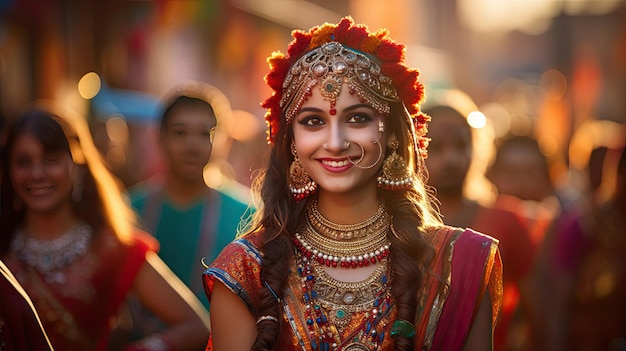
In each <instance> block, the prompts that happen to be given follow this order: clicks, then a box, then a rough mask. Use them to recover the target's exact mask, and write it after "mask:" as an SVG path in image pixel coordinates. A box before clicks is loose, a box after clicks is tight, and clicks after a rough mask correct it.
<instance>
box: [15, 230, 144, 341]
mask: <svg viewBox="0 0 626 351" xmlns="http://www.w3.org/2000/svg"><path fill="white" fill-rule="evenodd" d="M154 249H156V242H154V240H153V239H152V238H151V237H149V236H148V235H147V234H139V233H138V235H137V236H136V238H135V240H134V242H133V243H132V244H128V245H126V244H122V243H121V242H120V241H119V240H118V238H117V237H116V236H115V235H114V234H113V233H112V232H111V231H109V230H102V231H101V232H99V233H94V235H93V236H92V239H91V242H90V244H89V249H88V251H87V253H86V254H84V255H80V256H79V257H76V258H75V259H74V260H73V261H72V262H71V263H70V264H68V265H67V266H65V267H64V268H62V269H60V270H55V271H54V272H50V274H45V273H42V272H40V271H38V270H37V269H35V268H34V267H32V266H30V265H28V264H26V263H25V262H24V261H22V260H21V259H20V258H18V257H17V255H16V254H15V253H13V252H11V253H9V255H8V257H7V259H6V260H5V263H6V265H7V266H8V267H9V268H10V269H11V271H12V272H13V273H14V274H15V277H16V278H17V280H18V281H19V282H20V284H21V285H22V286H23V287H24V290H25V291H26V292H27V293H28V295H29V296H30V298H31V299H32V301H33V304H34V306H35V308H36V309H37V312H38V313H39V315H40V317H41V321H42V324H43V326H44V328H45V330H46V332H47V333H48V337H49V338H50V341H51V343H52V346H53V347H54V349H55V350H63V351H86V350H106V349H107V346H108V342H109V335H110V332H111V328H112V319H113V317H115V316H116V314H117V313H118V310H119V308H120V306H121V304H122V302H123V301H124V299H125V298H126V295H127V294H128V292H129V291H130V290H131V288H132V285H133V282H134V280H135V277H136V275H137V273H138V272H139V269H140V268H141V266H142V265H143V264H144V262H145V261H146V253H147V252H148V251H149V250H154Z"/></svg>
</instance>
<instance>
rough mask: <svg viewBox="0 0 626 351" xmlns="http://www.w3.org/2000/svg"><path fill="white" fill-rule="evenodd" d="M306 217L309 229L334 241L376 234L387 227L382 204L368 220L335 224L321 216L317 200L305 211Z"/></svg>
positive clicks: (387, 220) (386, 218) (387, 219)
mask: <svg viewBox="0 0 626 351" xmlns="http://www.w3.org/2000/svg"><path fill="white" fill-rule="evenodd" d="M307 216H308V220H309V223H310V224H311V227H313V229H314V230H315V231H317V232H319V233H321V234H322V235H324V236H326V237H328V238H330V239H334V240H351V239H358V238H363V237H365V236H367V235H368V234H370V233H376V232H379V231H381V230H382V229H383V228H386V227H388V226H389V223H390V222H389V218H388V217H389V215H388V214H387V211H385V208H384V207H383V205H382V203H381V204H379V205H378V209H377V210H376V212H375V213H374V214H373V215H372V216H371V217H370V218H368V219H366V220H364V221H362V222H360V223H355V224H337V223H334V222H331V221H330V220H328V219H327V218H326V217H324V215H322V214H321V213H320V211H319V209H318V207H317V200H314V201H312V203H311V206H309V208H308V209H307Z"/></svg>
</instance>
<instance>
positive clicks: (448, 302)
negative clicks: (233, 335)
mask: <svg viewBox="0 0 626 351" xmlns="http://www.w3.org/2000/svg"><path fill="white" fill-rule="evenodd" d="M262 239H263V238H262V234H261V233H252V234H249V235H247V236H245V237H243V238H241V239H238V240H235V241H234V242H232V243H231V244H229V245H228V246H227V247H226V248H225V249H224V251H222V253H221V254H220V255H219V256H218V258H217V259H216V260H215V261H214V262H213V263H212V264H211V266H210V267H209V268H208V269H207V270H206V271H205V273H204V275H203V279H204V284H205V291H206V293H207V296H208V298H209V300H210V299H211V293H212V291H213V286H214V284H215V281H216V280H217V281H219V282H221V283H223V284H224V285H225V286H227V287H228V288H229V289H230V290H231V291H232V292H233V293H235V294H237V296H239V298H240V299H241V301H242V302H243V303H244V304H245V305H246V306H247V308H248V310H249V311H250V313H251V314H252V315H253V316H254V317H255V318H258V317H259V314H258V312H257V311H258V309H257V306H258V303H259V295H258V292H259V291H260V289H261V281H260V272H261V265H260V263H261V251H260V249H259V247H260V245H261V243H262ZM427 239H428V240H429V241H430V243H431V244H432V245H433V246H434V248H435V250H436V257H435V258H434V259H433V261H432V262H431V266H430V269H431V274H430V275H429V276H428V277H427V280H426V281H425V282H424V284H423V285H422V288H421V289H420V291H419V296H418V301H419V307H418V311H417V312H418V313H417V316H418V319H417V321H416V322H415V325H416V336H415V350H459V349H461V348H462V347H463V345H464V343H465V340H466V338H467V335H468V333H469V330H470V328H471V325H472V321H473V318H474V316H475V313H476V311H477V310H478V307H479V305H480V302H481V301H482V298H483V296H484V294H485V293H486V292H487V291H488V292H489V293H490V294H491V303H492V311H493V323H492V325H495V322H496V316H497V314H498V312H499V308H500V303H501V296H502V264H501V261H500V255H499V252H498V248H497V244H498V242H497V240H495V239H493V238H491V237H488V236H485V235H483V234H480V233H477V232H474V231H472V230H469V229H467V230H462V229H455V228H450V227H442V228H441V229H438V230H434V231H431V232H429V233H428V234H427ZM295 271H296V270H295V269H292V272H294V273H293V274H292V275H295ZM294 279H296V280H297V278H294V277H290V283H289V284H288V288H287V291H285V293H284V301H283V310H284V313H283V321H282V323H281V325H282V330H281V333H280V340H279V342H280V346H281V347H279V349H280V350H306V351H310V350H312V348H311V342H310V340H309V339H308V335H309V334H308V332H307V329H306V325H305V324H306V323H305V322H304V321H305V319H306V318H305V317H304V310H305V309H304V306H303V303H302V298H301V295H302V292H301V291H300V289H298V288H297V287H298V285H297V284H295V285H294V284H293V281H294ZM392 300H393V299H392ZM391 306H392V307H391V310H390V312H389V313H388V314H386V315H384V316H383V317H382V319H381V320H380V321H379V322H378V323H379V324H380V325H383V326H384V328H385V329H384V332H385V334H386V335H389V330H390V328H391V325H392V324H393V321H394V320H395V305H394V304H393V301H391ZM363 318H365V317H364V316H363V315H362V314H359V313H357V314H355V315H353V317H352V320H351V321H350V325H349V326H348V327H347V328H345V333H344V334H343V335H342V340H344V341H346V340H348V338H347V337H348V335H349V334H350V332H351V331H352V329H351V326H358V325H359V324H361V322H362V321H363ZM344 346H345V345H344ZM392 348H393V339H392V338H391V337H386V338H384V339H383V341H382V345H381V349H382V350H391V349H392ZM207 349H208V350H210V349H212V341H211V340H209V343H208V345H207Z"/></svg>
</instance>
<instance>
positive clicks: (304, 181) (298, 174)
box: [289, 143, 317, 201]
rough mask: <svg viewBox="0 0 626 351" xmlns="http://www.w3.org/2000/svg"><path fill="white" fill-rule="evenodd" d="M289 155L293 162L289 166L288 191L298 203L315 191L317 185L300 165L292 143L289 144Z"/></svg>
mask: <svg viewBox="0 0 626 351" xmlns="http://www.w3.org/2000/svg"><path fill="white" fill-rule="evenodd" d="M291 154H292V155H293V162H292V163H291V166H289V190H291V195H292V196H293V198H294V200H296V201H300V200H302V199H304V198H305V197H307V196H309V195H311V194H312V193H313V192H314V191H315V190H316V189H317V184H316V183H315V181H313V179H311V177H309V175H308V174H307V173H306V170H305V169H304V167H302V164H300V159H299V158H298V153H297V152H296V146H295V145H294V144H293V143H292V144H291Z"/></svg>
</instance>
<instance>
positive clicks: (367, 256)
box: [204, 18, 501, 351]
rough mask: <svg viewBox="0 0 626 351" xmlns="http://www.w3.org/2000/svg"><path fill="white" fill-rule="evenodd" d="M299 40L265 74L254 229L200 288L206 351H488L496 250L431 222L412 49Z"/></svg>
mask: <svg viewBox="0 0 626 351" xmlns="http://www.w3.org/2000/svg"><path fill="white" fill-rule="evenodd" d="M293 36H294V38H295V40H294V41H293V42H292V43H291V45H290V46H289V49H288V54H287V55H286V56H285V55H283V54H281V53H275V54H273V56H272V57H271V58H270V59H269V63H270V67H271V72H270V73H269V74H268V75H267V76H266V80H267V82H268V84H269V85H270V87H271V88H272V89H274V94H273V95H272V97H270V98H269V99H267V100H266V101H265V102H264V103H263V106H264V107H265V108H267V110H268V111H267V114H266V120H267V122H268V125H269V140H270V142H272V143H273V147H272V149H271V154H270V159H269V165H268V166H267V169H266V170H265V172H264V173H263V174H262V175H261V177H260V178H259V179H257V185H256V186H257V187H256V189H257V190H258V191H259V195H260V200H261V201H260V202H261V203H260V204H259V207H257V208H258V209H259V210H258V212H256V217H255V222H254V224H256V226H255V227H253V229H251V231H250V232H248V233H247V234H245V235H244V236H242V237H241V238H239V239H238V240H236V241H235V242H233V243H231V244H230V245H229V246H228V247H226V249H225V250H224V251H223V252H222V253H221V254H220V256H219V257H218V259H217V260H215V261H214V262H213V263H212V264H211V266H210V267H209V268H208V269H207V271H206V272H205V275H204V281H205V289H206V292H207V295H208V296H209V298H210V299H211V323H212V326H213V329H212V339H211V340H209V344H208V346H207V347H208V348H211V347H213V348H214V349H215V350H218V351H221V350H271V349H274V350H353V351H354V350H392V349H393V350H461V349H464V350H489V349H491V346H492V330H493V326H494V323H495V317H496V315H497V314H498V310H499V306H500V294H501V264H500V259H499V254H498V251H497V242H496V241H495V240H493V239H492V238H490V237H488V236H484V235H481V234H478V233H476V232H473V231H471V230H469V229H468V230H463V229H458V228H450V227H446V226H443V224H441V221H440V219H439V217H438V215H437V213H436V212H435V211H434V210H433V207H432V202H431V197H432V195H431V194H429V193H428V192H427V191H426V188H425V185H424V179H423V177H424V174H425V171H424V167H423V157H424V156H425V150H426V138H425V137H424V134H425V130H426V122H427V117H426V116H425V115H423V114H421V113H420V112H419V105H418V104H419V103H420V101H421V99H422V97H423V86H422V85H421V84H420V83H419V82H418V72H417V71H416V70H412V69H409V68H407V67H406V66H405V65H404V64H403V59H404V46H402V45H400V44H398V43H395V42H393V41H391V40H390V39H388V38H387V32H386V31H378V32H376V33H371V32H369V31H368V30H367V28H366V27H365V26H362V25H355V24H354V23H353V21H352V19H351V18H344V19H342V21H341V22H340V23H339V24H337V25H333V24H324V25H323V26H320V27H314V28H312V29H311V30H309V31H307V32H304V31H295V32H294V33H293ZM453 248H454V250H452V249H453Z"/></svg>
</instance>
